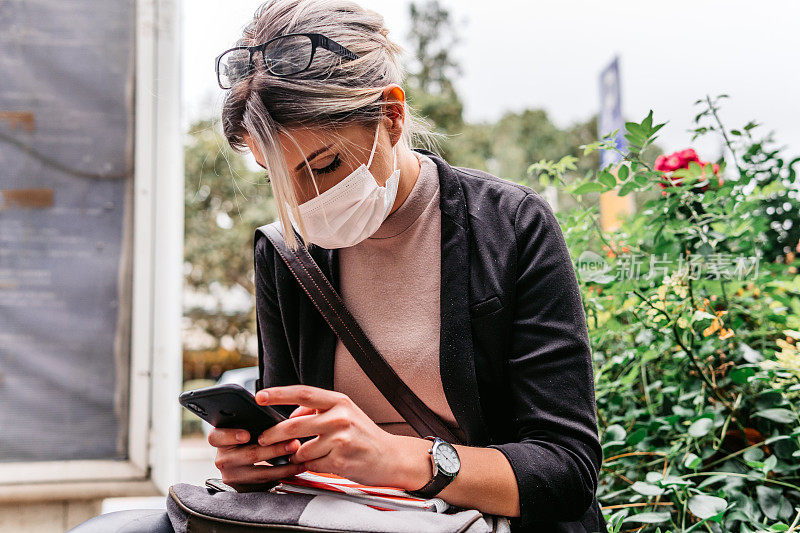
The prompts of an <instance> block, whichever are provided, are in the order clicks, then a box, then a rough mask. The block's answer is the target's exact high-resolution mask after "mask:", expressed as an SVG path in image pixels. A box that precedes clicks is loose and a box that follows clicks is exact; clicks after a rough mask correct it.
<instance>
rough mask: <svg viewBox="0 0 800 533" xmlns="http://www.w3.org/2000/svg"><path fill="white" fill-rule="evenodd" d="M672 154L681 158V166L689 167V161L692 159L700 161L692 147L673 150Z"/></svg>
mask: <svg viewBox="0 0 800 533" xmlns="http://www.w3.org/2000/svg"><path fill="white" fill-rule="evenodd" d="M673 155H677V156H678V158H679V159H680V160H681V168H689V163H691V162H692V161H697V162H698V163H699V162H700V158H699V157H698V156H697V152H695V151H694V149H693V148H686V149H685V150H681V151H680V152H675V154H673Z"/></svg>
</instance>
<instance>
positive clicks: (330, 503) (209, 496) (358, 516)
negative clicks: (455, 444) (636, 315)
mask: <svg viewBox="0 0 800 533" xmlns="http://www.w3.org/2000/svg"><path fill="white" fill-rule="evenodd" d="M224 487H227V486H226V485H223V484H221V483H220V482H219V480H217V479H210V480H208V481H206V487H199V486H197V485H191V484H188V483H178V484H175V485H173V486H171V487H170V489H169V496H168V497H167V514H168V515H169V519H170V522H171V523H172V527H173V528H174V529H175V533H188V532H191V533H206V532H216V533H229V532H230V533H234V532H236V533H254V532H264V531H273V532H274V531H325V532H329V533H330V532H351V531H363V532H375V533H378V532H381V533H384V532H385V533H457V532H458V533H461V532H464V533H490V532H493V533H495V532H496V533H508V532H509V531H510V529H509V527H508V523H507V521H506V520H505V519H504V518H503V517H495V516H493V515H483V514H481V512H480V511H478V510H477V509H464V510H458V511H456V512H453V513H435V512H430V511H417V510H410V511H379V510H377V509H373V508H371V507H369V506H367V505H364V504H361V503H355V502H351V501H347V500H344V499H341V498H338V497H336V496H334V495H330V496H329V495H311V494H280V493H273V492H236V491H235V490H233V489H232V488H230V487H228V488H224Z"/></svg>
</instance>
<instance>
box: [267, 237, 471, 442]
mask: <svg viewBox="0 0 800 533" xmlns="http://www.w3.org/2000/svg"><path fill="white" fill-rule="evenodd" d="M258 230H260V231H261V232H262V233H264V235H266V237H267V238H268V239H269V240H270V241H271V242H272V244H273V245H274V246H275V249H276V250H277V252H278V255H280V256H281V258H282V259H283V261H284V262H285V263H286V265H287V266H288V267H289V270H290V271H291V272H292V274H293V275H294V277H295V279H296V280H297V282H298V283H299V284H300V286H301V287H302V288H303V290H304V291H305V293H306V294H307V295H308V297H309V298H311V301H312V302H313V303H314V306H315V307H316V308H317V310H318V311H319V312H320V313H321V314H322V316H323V318H324V319H325V321H326V322H327V323H328V325H329V326H330V327H331V329H332V330H333V331H334V332H335V333H336V335H337V336H338V337H339V338H340V339H341V340H342V344H344V345H345V347H346V348H347V349H348V350H349V351H350V354H352V356H353V358H354V359H355V360H356V362H357V363H358V364H359V365H360V366H361V368H362V369H363V370H364V373H365V374H366V375H367V377H368V378H369V379H370V380H372V382H373V383H374V384H375V386H376V387H377V388H378V390H379V391H380V392H381V394H383V395H384V397H386V399H387V400H388V401H389V403H390V404H392V407H394V408H395V409H396V410H397V412H398V413H400V415H401V416H402V417H403V418H404V419H405V420H406V422H408V424H409V425H411V427H412V428H414V430H415V431H416V432H417V433H419V434H420V435H421V436H423V437H426V436H429V435H431V436H436V437H439V438H442V439H444V440H446V441H447V442H450V443H453V444H460V443H461V441H460V439H459V438H458V437H457V436H456V435H455V434H454V433H453V432H452V431H451V430H450V428H449V427H448V426H447V425H446V424H445V423H444V421H443V420H442V419H441V418H440V417H439V415H437V414H436V413H434V412H433V410H431V409H430V408H429V407H428V406H427V405H425V403H424V402H423V401H422V400H420V399H419V397H418V396H417V395H416V394H414V392H413V391H412V390H411V389H410V388H409V387H408V385H406V384H405V382H403V380H402V379H400V376H398V375H397V372H395V370H394V369H393V368H392V367H391V365H389V363H388V362H386V359H384V358H383V356H382V355H381V354H380V353H379V352H378V350H376V349H375V346H373V344H372V342H370V340H369V338H367V336H366V335H365V334H364V332H363V331H362V330H361V327H360V326H359V325H358V322H356V320H355V318H354V317H353V315H351V314H350V312H349V311H348V310H347V307H346V306H345V305H344V301H342V299H341V297H340V296H339V294H338V293H337V292H336V291H335V290H334V288H333V286H331V284H330V282H329V281H328V278H326V277H325V274H323V272H322V270H320V268H319V266H318V265H317V263H316V262H315V261H314V258H313V257H311V254H309V253H308V250H307V249H306V248H305V247H304V246H302V245H301V246H299V247H298V249H297V250H295V251H292V250H290V249H289V247H288V246H287V244H286V241H285V240H284V238H283V235H282V234H281V232H280V230H279V229H278V228H277V226H276V224H275V223H273V224H266V225H264V226H261V227H259V228H258ZM256 322H258V319H256ZM258 335H259V339H260V335H261V333H260V331H259V332H258ZM259 345H260V341H259ZM262 357H263V354H261V353H259V381H258V385H257V387H258V388H261V387H262V382H261V376H262V375H263V362H262V361H261V358H262Z"/></svg>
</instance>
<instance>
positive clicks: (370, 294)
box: [333, 151, 464, 438]
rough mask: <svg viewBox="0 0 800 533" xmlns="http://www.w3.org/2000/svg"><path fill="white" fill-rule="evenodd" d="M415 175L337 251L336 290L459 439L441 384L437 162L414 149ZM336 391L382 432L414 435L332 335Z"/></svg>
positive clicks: (406, 381) (391, 360) (439, 220)
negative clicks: (356, 238)
mask: <svg viewBox="0 0 800 533" xmlns="http://www.w3.org/2000/svg"><path fill="white" fill-rule="evenodd" d="M412 153H413V154H414V155H416V156H417V158H418V159H419V161H420V172H419V176H418V177H417V180H416V182H415V183H414V186H413V187H412V189H411V192H410V193H409V195H408V197H407V198H406V199H405V200H404V201H403V203H402V204H401V205H400V206H399V207H398V208H397V209H396V210H395V211H394V212H393V213H391V214H390V215H389V216H388V217H387V218H386V219H385V220H384V221H383V223H382V224H381V226H380V227H379V228H378V229H377V231H376V232H375V233H373V234H372V236H370V237H368V238H367V239H365V240H363V241H361V242H360V243H357V244H355V245H354V246H349V247H346V248H341V249H339V272H340V287H339V289H340V294H341V295H342V298H343V300H344V302H345V304H346V305H347V307H348V309H349V310H350V312H351V313H352V314H353V316H354V317H355V319H356V320H357V321H358V323H359V325H360V326H361V328H362V329H363V330H364V333H365V334H366V335H367V337H369V339H370V340H371V341H372V343H373V344H374V345H375V348H376V349H377V350H378V351H379V352H380V353H381V355H383V357H384V358H385V359H386V360H387V361H388V362H389V364H390V365H391V366H392V367H393V368H394V370H395V371H396V372H397V374H398V375H399V376H400V378H401V379H402V380H403V381H404V382H405V383H406V384H407V385H408V386H409V387H410V388H411V390H413V391H414V393H415V394H416V395H417V396H419V398H420V399H421V400H422V401H423V402H424V403H425V404H426V405H427V406H428V407H430V408H431V409H432V410H433V411H434V412H435V413H436V414H438V415H439V416H440V417H441V418H442V419H443V420H444V422H445V423H446V424H447V425H448V426H450V428H451V429H452V430H453V432H454V433H455V434H456V435H458V436H459V437H461V438H463V437H464V433H463V432H462V431H461V430H460V428H458V423H457V422H456V420H455V417H454V416H453V413H452V411H451V409H450V406H449V405H448V403H447V399H446V397H445V394H444V389H443V387H442V380H441V375H440V369H439V336H440V326H441V315H440V305H441V211H440V207H439V175H438V170H437V167H436V163H434V162H433V160H432V159H431V158H429V157H428V156H426V155H424V154H421V153H419V152H415V151H412ZM333 383H334V386H333V388H334V390H337V391H339V392H343V393H345V394H347V395H348V396H349V397H350V398H351V399H352V400H353V401H354V402H355V403H356V405H358V406H359V407H360V408H361V409H362V410H363V411H364V412H365V413H366V414H367V415H368V416H369V417H370V418H371V419H372V420H373V421H374V422H375V423H377V424H378V425H379V426H380V427H381V428H383V429H384V430H386V431H388V432H390V433H394V434H401V435H409V436H414V437H424V436H425V435H419V434H418V433H417V432H416V431H415V430H414V429H413V428H412V427H411V426H410V425H409V424H408V423H407V422H405V421H404V419H403V417H402V416H400V414H399V413H398V412H397V411H396V410H395V409H394V407H392V405H391V404H390V403H389V402H388V401H387V400H386V399H385V398H384V397H383V395H382V394H381V393H380V391H379V390H378V389H377V387H375V385H374V384H373V383H372V381H370V379H369V378H368V377H367V376H366V374H365V373H364V371H363V370H362V369H361V367H360V366H359V364H358V363H357V362H356V361H355V359H353V356H352V355H351V354H350V352H349V351H348V350H347V348H346V347H345V346H344V344H342V341H341V340H337V343H336V349H335V361H334V375H333Z"/></svg>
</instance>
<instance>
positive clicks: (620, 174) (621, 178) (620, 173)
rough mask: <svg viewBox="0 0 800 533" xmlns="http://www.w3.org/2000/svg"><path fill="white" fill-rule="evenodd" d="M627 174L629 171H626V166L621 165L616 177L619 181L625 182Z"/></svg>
mask: <svg viewBox="0 0 800 533" xmlns="http://www.w3.org/2000/svg"><path fill="white" fill-rule="evenodd" d="M629 173H630V170H629V169H628V167H627V165H622V166H621V167H619V170H618V171H617V177H619V181H625V180H627V179H628V174H629Z"/></svg>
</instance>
